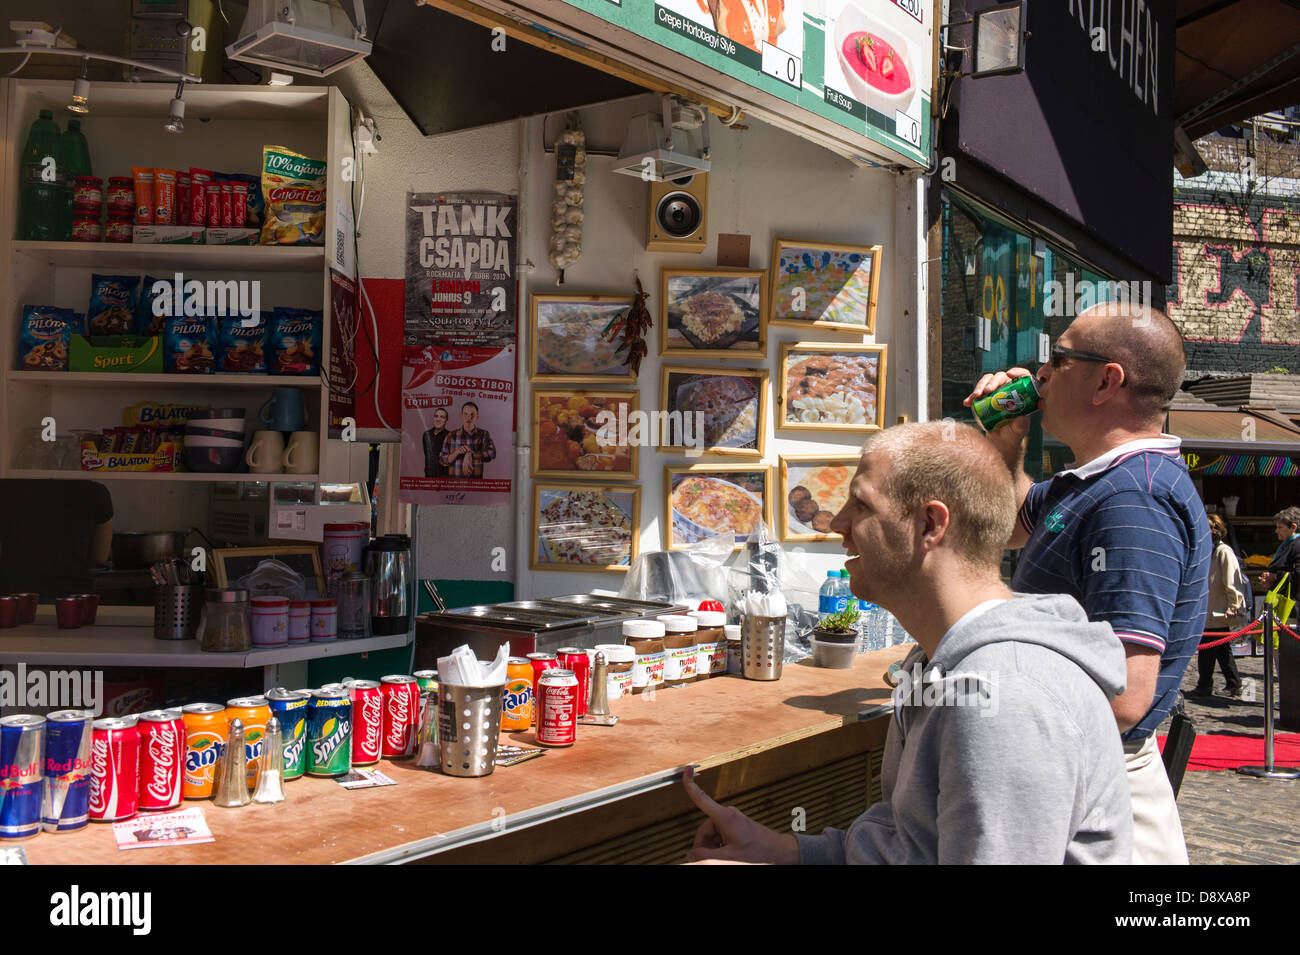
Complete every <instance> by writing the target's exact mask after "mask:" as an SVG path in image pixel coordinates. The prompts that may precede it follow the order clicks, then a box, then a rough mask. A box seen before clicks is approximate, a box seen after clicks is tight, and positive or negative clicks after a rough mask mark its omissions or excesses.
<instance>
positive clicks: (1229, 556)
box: [1192, 514, 1249, 697]
mask: <svg viewBox="0 0 1300 955" xmlns="http://www.w3.org/2000/svg"><path fill="white" fill-rule="evenodd" d="M1209 521H1210V538H1211V540H1213V542H1214V554H1213V556H1211V558H1210V603H1209V608H1208V609H1207V610H1206V613H1205V631H1206V633H1227V632H1228V631H1230V630H1232V629H1233V627H1234V624H1236V625H1238V626H1239V625H1241V624H1244V623H1245V622H1246V621H1247V619H1248V617H1249V613H1248V612H1247V610H1246V594H1245V593H1244V592H1243V591H1242V590H1240V589H1239V588H1238V587H1237V582H1238V581H1239V580H1240V578H1241V564H1240V563H1238V562H1237V555H1236V554H1234V553H1233V552H1232V548H1231V547H1229V546H1228V543H1227V541H1228V525H1227V524H1225V523H1224V522H1223V518H1222V517H1220V516H1219V515H1218V514H1210V515H1209ZM1206 639H1208V640H1215V639H1221V638H1217V637H1207V638H1206ZM1216 663H1217V664H1218V665H1219V668H1220V669H1222V670H1223V679H1224V680H1225V681H1226V683H1227V685H1226V686H1225V687H1224V692H1225V693H1227V694H1228V696H1233V697H1235V696H1239V695H1240V694H1241V674H1239V673H1238V672H1237V661H1236V659H1235V658H1234V657H1233V655H1232V644H1231V643H1224V644H1221V645H1219V646H1217V647H1212V648H1211V649H1209V650H1202V651H1200V652H1199V653H1198V654H1197V655H1196V673H1197V680H1196V688H1195V689H1194V690H1192V695H1195V696H1209V695H1210V693H1211V692H1212V691H1213V689H1214V665H1215V664H1216Z"/></svg>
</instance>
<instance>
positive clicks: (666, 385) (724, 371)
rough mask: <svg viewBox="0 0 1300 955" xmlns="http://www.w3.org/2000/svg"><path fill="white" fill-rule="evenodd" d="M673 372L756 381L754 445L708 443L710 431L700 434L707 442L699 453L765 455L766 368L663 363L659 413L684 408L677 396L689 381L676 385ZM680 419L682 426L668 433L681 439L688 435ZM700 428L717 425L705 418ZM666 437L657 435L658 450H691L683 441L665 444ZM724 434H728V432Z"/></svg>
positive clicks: (665, 427) (660, 370)
mask: <svg viewBox="0 0 1300 955" xmlns="http://www.w3.org/2000/svg"><path fill="white" fill-rule="evenodd" d="M674 375H677V376H683V377H687V378H690V377H693V376H700V377H701V378H745V379H749V380H751V381H753V382H754V383H755V387H756V388H757V391H758V394H757V396H756V399H755V400H754V401H753V404H754V405H755V407H754V422H753V423H754V437H753V439H752V440H753V442H754V446H753V447H722V446H718V445H710V444H708V443H707V438H708V434H707V432H704V433H701V434H700V437H701V440H703V441H705V443H704V445H703V446H702V448H701V449H700V453H701V454H720V455H727V456H734V457H746V458H762V457H763V454H764V452H765V451H766V448H767V410H768V407H767V406H768V399H767V393H768V378H769V375H768V371H767V369H766V368H710V367H708V366H706V365H674V364H670V363H664V364H661V365H660V366H659V405H658V408H657V409H656V410H657V411H659V412H664V413H667V414H672V413H673V412H674V411H681V410H683V409H679V408H677V407H675V406H676V395H677V393H678V390H679V389H680V388H681V387H682V386H683V385H686V384H688V382H687V381H678V382H677V383H676V384H673V382H672V378H673V376H674ZM684 410H686V411H693V409H690V408H688V409H684ZM695 413H700V412H695ZM738 418H739V416H738ZM738 418H737V419H733V421H732V422H731V423H730V424H729V425H728V427H729V428H730V427H736V426H737V425H736V420H738ZM668 420H671V419H664V421H665V422H667V421H668ZM678 420H679V426H678V428H677V430H676V431H673V432H671V433H670V434H669V435H667V436H669V437H671V436H672V435H676V436H678V437H682V438H684V437H685V435H684V434H683V431H684V430H685V419H684V418H679V419H678ZM657 424H658V422H656V425H657ZM697 427H698V428H700V429H703V428H706V427H716V426H715V425H713V424H712V423H710V422H708V421H706V422H704V423H702V424H699V425H697ZM663 430H664V431H667V430H668V427H667V424H666V423H665V425H664V428H663ZM665 436H666V435H665V434H663V433H660V434H659V435H658V436H657V437H658V439H659V441H658V442H657V445H658V449H659V451H661V452H663V453H665V454H673V453H686V452H687V451H688V450H689V449H688V448H687V446H686V444H685V443H684V442H683V443H682V444H663V443H662V441H663V438H664V437H665ZM721 436H725V431H724V432H723V435H721ZM713 437H714V438H715V439H716V438H718V437H720V435H717V434H715V435H713ZM745 443H746V444H748V443H749V442H748V441H746V442H745Z"/></svg>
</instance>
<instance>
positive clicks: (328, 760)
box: [307, 686, 352, 776]
mask: <svg viewBox="0 0 1300 955" xmlns="http://www.w3.org/2000/svg"><path fill="white" fill-rule="evenodd" d="M351 769H352V694H351V693H349V692H348V690H347V688H346V687H342V686H340V687H338V688H337V689H335V688H333V687H329V686H326V687H322V688H321V689H319V690H317V691H316V692H315V693H313V694H312V698H311V706H310V713H309V714H308V719H307V775H308V776H342V775H344V774H345V773H347V772H348V771H349V770H351Z"/></svg>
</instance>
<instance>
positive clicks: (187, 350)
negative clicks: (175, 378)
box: [163, 315, 217, 375]
mask: <svg viewBox="0 0 1300 955" xmlns="http://www.w3.org/2000/svg"><path fill="white" fill-rule="evenodd" d="M215 324H216V321H215V319H212V318H210V317H208V316H185V315H173V316H172V317H170V318H168V319H167V325H166V331H165V332H164V333H163V369H164V370H165V371H168V372H173V373H175V374H179V375H210V374H212V373H213V372H214V371H215V370H216V367H217V362H216V358H215V357H214V356H215V355H216V352H217V343H216V335H215V333H214V331H213V329H214V326H215Z"/></svg>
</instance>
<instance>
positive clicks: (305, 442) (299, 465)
mask: <svg viewBox="0 0 1300 955" xmlns="http://www.w3.org/2000/svg"><path fill="white" fill-rule="evenodd" d="M317 444H318V443H317V439H316V432H315V431H295V432H294V433H293V435H292V436H291V437H290V438H289V443H288V444H287V445H285V448H284V458H283V462H284V470H285V472H286V473H288V474H314V473H315V472H316V455H317V451H318V446H317Z"/></svg>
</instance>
